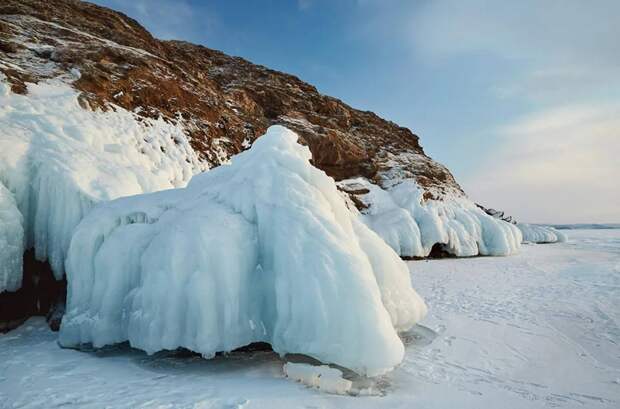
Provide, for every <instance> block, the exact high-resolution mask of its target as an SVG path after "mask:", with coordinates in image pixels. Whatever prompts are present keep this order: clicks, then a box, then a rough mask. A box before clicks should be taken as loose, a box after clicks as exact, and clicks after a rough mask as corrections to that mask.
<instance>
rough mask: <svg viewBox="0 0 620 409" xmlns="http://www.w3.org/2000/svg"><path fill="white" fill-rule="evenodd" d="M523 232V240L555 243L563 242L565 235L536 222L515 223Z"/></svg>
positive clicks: (565, 238)
mask: <svg viewBox="0 0 620 409" xmlns="http://www.w3.org/2000/svg"><path fill="white" fill-rule="evenodd" d="M517 227H518V228H519V230H521V233H522V234H523V241H524V242H529V243H557V242H560V243H562V242H565V241H566V240H567V237H566V235H565V234H564V233H562V232H561V231H558V230H556V229H554V228H553V227H549V226H542V225H537V224H527V223H517Z"/></svg>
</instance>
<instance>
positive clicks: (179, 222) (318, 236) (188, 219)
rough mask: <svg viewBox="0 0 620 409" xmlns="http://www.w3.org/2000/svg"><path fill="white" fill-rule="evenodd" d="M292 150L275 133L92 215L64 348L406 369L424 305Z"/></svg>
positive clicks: (401, 268) (398, 264) (74, 250)
mask: <svg viewBox="0 0 620 409" xmlns="http://www.w3.org/2000/svg"><path fill="white" fill-rule="evenodd" d="M296 141H297V136H296V135H295V134H294V133H293V132H291V131H289V130H287V129H286V128H283V127H279V126H274V127H271V128H269V130H268V132H267V134H266V135H264V136H262V137H261V138H259V139H258V140H257V142H255V143H254V145H253V147H252V148H251V149H249V150H248V151H245V152H243V153H241V154H239V155H237V156H235V157H234V158H233V159H232V164H230V165H222V166H220V167H218V168H216V169H214V170H211V171H209V172H205V173H203V174H200V175H197V176H195V177H194V178H193V179H192V180H191V182H190V184H189V185H188V186H187V187H186V188H183V189H175V190H168V191H162V192H157V193H151V194H145V195H137V196H133V197H127V198H121V199H117V200H114V201H111V202H108V203H103V204H101V205H99V206H97V207H96V208H95V209H93V210H92V211H91V212H90V213H89V215H87V216H86V218H85V219H84V220H83V221H82V222H81V223H80V224H79V226H78V227H77V228H76V230H75V233H74V236H73V239H72V241H71V246H70V249H69V254H68V259H67V264H66V265H67V278H68V283H69V284H68V285H69V286H68V306H67V313H66V315H65V317H64V318H63V321H62V326H61V331H60V342H61V344H62V345H65V346H75V345H79V344H82V343H92V344H93V345H94V346H95V347H99V346H102V345H106V344H112V343H117V342H121V341H126V340H129V342H130V343H131V345H133V346H134V347H137V348H141V349H143V350H145V351H147V352H148V353H153V352H156V351H159V350H163V349H175V348H178V347H185V348H188V349H190V350H193V351H196V352H199V353H201V354H203V355H204V356H206V357H209V356H212V355H213V354H214V353H216V352H217V351H229V350H232V349H235V348H237V347H241V346H243V345H247V344H249V343H251V342H257V341H263V342H269V343H270V344H271V345H272V347H273V348H274V350H275V351H277V352H278V353H280V354H285V353H301V354H306V355H309V356H312V357H314V358H316V359H319V360H321V361H322V362H326V363H336V364H338V365H341V366H344V367H347V368H350V369H352V370H354V371H356V372H358V373H360V374H367V375H377V374H380V373H383V372H386V371H388V370H390V369H391V368H393V367H394V366H395V365H397V364H398V363H399V362H400V361H401V360H402V358H403V353H404V347H403V344H402V342H401V341H400V339H399V338H398V335H397V330H404V329H407V328H409V327H411V326H412V325H413V324H414V323H415V322H417V321H418V320H420V319H421V318H422V317H423V315H424V314H425V313H426V307H425V305H424V302H423V301H422V299H421V298H420V297H419V296H418V295H417V293H416V292H415V291H414V290H413V288H412V287H411V282H410V276H409V273H408V270H407V266H406V265H405V264H404V263H403V262H402V261H401V260H400V259H399V257H398V255H397V254H396V253H394V252H393V251H392V250H391V249H390V247H389V246H387V245H386V244H385V243H384V242H383V241H382V240H381V239H380V238H379V237H378V236H377V235H376V234H375V233H373V232H372V231H371V230H370V229H368V228H367V227H366V226H365V225H364V224H363V223H361V222H360V221H359V219H358V218H357V217H356V216H355V215H354V214H353V213H351V212H350V211H349V210H348V209H347V207H346V205H345V202H344V201H343V200H342V197H341V196H340V194H339V192H338V190H337V188H336V185H335V183H334V181H333V179H331V178H330V177H328V176H327V175H325V173H323V172H322V171H320V170H318V169H316V168H314V167H313V166H312V165H311V164H310V162H309V160H310V157H311V155H310V151H309V150H308V149H307V147H303V146H301V145H299V144H297V142H296Z"/></svg>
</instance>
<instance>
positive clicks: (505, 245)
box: [339, 178, 522, 257]
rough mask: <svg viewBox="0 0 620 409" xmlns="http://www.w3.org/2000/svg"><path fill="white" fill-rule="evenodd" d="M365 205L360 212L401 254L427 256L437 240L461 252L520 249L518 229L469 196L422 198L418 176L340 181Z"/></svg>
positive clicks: (492, 253)
mask: <svg viewBox="0 0 620 409" xmlns="http://www.w3.org/2000/svg"><path fill="white" fill-rule="evenodd" d="M339 186H340V188H341V189H342V190H344V191H345V192H348V193H350V194H354V195H355V197H356V198H357V200H359V201H360V202H361V203H362V205H361V207H362V210H361V213H362V214H361V218H362V220H363V221H364V223H366V224H367V225H368V226H369V227H370V228H371V229H373V230H374V231H375V232H377V234H379V236H381V237H382V238H383V239H384V240H385V241H386V243H388V244H389V245H390V247H392V249H394V251H396V252H397V253H398V254H400V255H401V256H403V257H426V256H428V255H429V254H430V252H431V250H432V249H433V246H435V245H436V244H439V245H441V247H442V250H444V251H447V252H448V253H450V254H453V255H455V256H457V257H468V256H476V255H478V254H480V255H490V256H506V255H509V254H513V253H515V252H517V251H518V250H519V247H520V243H521V240H522V237H521V232H520V231H519V229H518V228H517V227H516V226H514V225H512V224H510V223H507V222H504V221H502V220H500V219H496V218H494V217H491V216H489V215H488V214H486V213H485V212H483V211H482V210H480V209H479V208H478V207H476V205H475V204H474V203H472V202H471V201H470V200H468V199H467V198H465V197H453V198H446V199H445V200H441V201H440V200H424V198H423V195H424V190H422V189H420V188H419V187H418V185H417V184H416V183H415V181H413V180H411V179H408V180H403V181H401V182H399V183H396V184H394V185H393V186H391V187H389V188H387V189H383V188H381V187H379V186H378V185H375V184H373V183H370V182H369V181H368V180H366V179H364V178H356V179H348V180H344V181H341V182H339Z"/></svg>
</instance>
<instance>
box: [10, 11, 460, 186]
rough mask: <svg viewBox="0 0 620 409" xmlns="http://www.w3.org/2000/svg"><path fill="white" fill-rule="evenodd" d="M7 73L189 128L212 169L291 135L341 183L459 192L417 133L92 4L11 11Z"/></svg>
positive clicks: (16, 87) (21, 87) (14, 83)
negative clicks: (273, 135)
mask: <svg viewBox="0 0 620 409" xmlns="http://www.w3.org/2000/svg"><path fill="white" fill-rule="evenodd" d="M0 71H1V72H3V73H4V74H5V75H6V77H7V78H8V81H9V82H10V83H11V87H12V90H13V92H16V93H26V92H27V88H26V85H25V84H26V83H28V82H38V81H41V80H44V79H47V78H52V77H58V76H63V75H79V78H78V79H77V80H75V81H74V82H72V84H73V86H74V87H75V88H76V89H78V90H79V91H80V92H81V102H82V104H83V106H84V107H85V108H88V109H98V108H100V109H103V110H107V109H113V108H111V107H112V106H113V105H117V106H120V107H123V108H125V109H127V110H130V111H133V112H135V113H136V114H138V115H140V116H142V117H159V116H162V117H163V118H165V119H166V120H168V121H172V122H180V123H182V124H183V125H185V129H186V130H187V133H188V134H189V135H188V136H189V137H190V143H191V145H192V147H193V148H194V149H195V151H196V152H198V153H199V155H200V158H201V159H202V161H203V162H204V163H205V164H207V165H208V166H209V167H212V166H217V165H219V164H221V163H222V162H223V161H226V160H227V159H228V158H229V157H230V156H232V155H234V154H236V153H238V152H240V151H241V150H243V149H244V148H245V147H247V146H249V145H250V144H251V142H252V141H253V140H254V139H255V138H257V137H258V136H260V135H262V134H263V133H264V131H265V130H266V129H267V127H269V126H270V125H273V124H282V125H285V126H287V127H288V128H290V129H293V130H294V131H296V132H297V133H298V134H299V135H301V136H302V137H303V141H304V142H305V143H307V144H308V145H309V147H310V149H311V151H312V154H313V161H314V164H315V165H316V166H317V167H319V168H321V169H323V170H324V171H325V172H327V173H328V174H329V175H330V176H333V177H334V178H335V179H336V180H341V179H345V178H351V177H356V176H363V177H365V178H367V179H370V180H374V181H376V182H378V183H381V180H382V178H384V175H385V174H386V173H389V174H392V175H393V174H394V173H395V172H394V171H397V172H396V173H398V174H399V175H400V176H401V177H403V178H407V177H413V178H415V180H416V181H417V182H418V184H419V185H420V186H422V187H424V188H425V189H426V191H427V192H428V193H427V197H441V196H442V194H443V193H446V192H450V193H456V194H460V193H461V189H460V187H459V186H458V184H457V183H456V182H455V180H454V178H453V177H452V175H451V174H450V172H449V171H448V170H447V169H446V168H445V167H444V166H442V165H440V164H438V163H436V162H434V161H433V160H431V159H430V158H429V157H427V156H426V155H425V154H424V151H423V149H422V147H421V146H420V143H419V139H418V136H416V135H415V134H413V133H412V132H411V131H410V130H409V129H406V128H403V127H400V126H398V125H396V124H394V123H393V122H390V121H386V120H384V119H382V118H380V117H378V116H377V115H375V114H374V113H372V112H367V111H359V110H356V109H353V108H351V107H349V106H348V105H346V104H345V103H343V102H342V101H340V100H338V99H336V98H332V97H329V96H325V95H322V94H320V93H319V92H318V91H317V90H316V88H315V87H313V86H312V85H309V84H307V83H305V82H303V81H301V80H300V79H298V78H297V77H295V76H292V75H288V74H285V73H281V72H278V71H274V70H270V69H268V68H266V67H263V66H260V65H256V64H252V63H250V62H248V61H246V60H244V59H242V58H238V57H230V56H228V55H226V54H223V53H221V52H219V51H215V50H211V49H209V48H206V47H203V46H199V45H194V44H190V43H187V42H183V41H161V40H158V39H156V38H153V36H151V35H150V34H149V33H148V31H146V30H145V29H144V28H143V27H142V26H140V25H139V24H138V23H137V22H136V21H135V20H133V19H131V18H129V17H127V16H125V15H123V14H121V13H118V12H115V11H113V10H110V9H107V8H103V7H99V6H96V5H93V4H90V3H86V2H80V1H76V0H50V1H45V2H42V1H36V0H4V1H3V2H2V4H0ZM78 72H79V74H78Z"/></svg>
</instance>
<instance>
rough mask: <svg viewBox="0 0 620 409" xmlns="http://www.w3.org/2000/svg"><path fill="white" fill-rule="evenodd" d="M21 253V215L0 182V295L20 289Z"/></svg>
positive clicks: (22, 242)
mask: <svg viewBox="0 0 620 409" xmlns="http://www.w3.org/2000/svg"><path fill="white" fill-rule="evenodd" d="M23 253H24V229H23V227H22V215H21V213H20V212H19V210H18V209H17V204H16V203H15V199H14V198H13V195H12V194H11V192H9V190H8V189H7V188H6V187H4V185H3V184H2V181H1V180H0V293H1V292H3V291H15V290H18V289H19V288H20V287H21V283H22V254H23Z"/></svg>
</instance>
